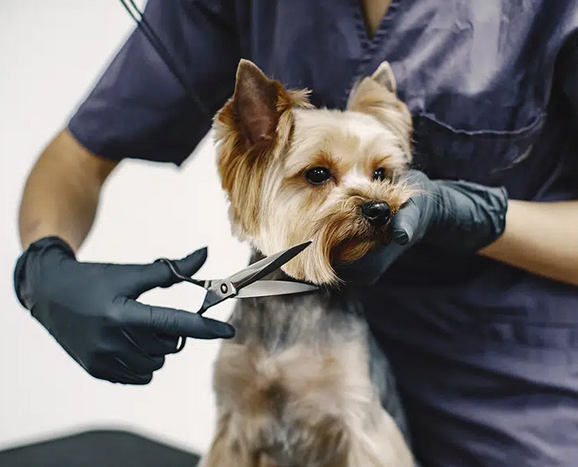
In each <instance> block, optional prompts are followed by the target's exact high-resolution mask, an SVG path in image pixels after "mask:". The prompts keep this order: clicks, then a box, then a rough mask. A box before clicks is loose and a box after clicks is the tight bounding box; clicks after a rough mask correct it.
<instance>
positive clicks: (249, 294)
mask: <svg viewBox="0 0 578 467" xmlns="http://www.w3.org/2000/svg"><path fill="white" fill-rule="evenodd" d="M315 290H319V288H318V287H315V286H314V285H309V284H303V283H301V282H289V281H257V282H253V283H252V284H251V285H248V286H247V287H245V288H243V289H241V290H239V293H238V294H237V298H255V297H269V296H273V295H289V294H298V293H304V292H313V291H315Z"/></svg>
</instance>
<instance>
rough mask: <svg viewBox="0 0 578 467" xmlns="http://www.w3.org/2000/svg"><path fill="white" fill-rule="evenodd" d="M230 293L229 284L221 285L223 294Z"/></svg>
mask: <svg viewBox="0 0 578 467" xmlns="http://www.w3.org/2000/svg"><path fill="white" fill-rule="evenodd" d="M228 291H229V287H227V284H221V293H227V292H228Z"/></svg>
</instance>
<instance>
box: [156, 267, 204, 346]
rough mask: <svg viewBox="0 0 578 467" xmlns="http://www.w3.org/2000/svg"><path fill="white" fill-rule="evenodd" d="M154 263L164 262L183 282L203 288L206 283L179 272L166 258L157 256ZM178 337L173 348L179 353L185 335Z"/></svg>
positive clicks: (184, 342)
mask: <svg viewBox="0 0 578 467" xmlns="http://www.w3.org/2000/svg"><path fill="white" fill-rule="evenodd" d="M155 263H165V264H166V265H167V266H168V267H169V269H170V271H171V274H172V275H173V276H175V277H176V278H177V279H180V280H182V281H185V282H189V283H191V284H194V285H198V286H199V287H203V288H204V287H205V285H206V281H199V280H196V279H193V278H192V277H187V276H185V275H183V274H181V272H180V271H179V268H178V267H177V265H176V264H175V263H174V262H173V261H171V260H170V259H168V258H159V259H157V260H156V261H155ZM179 339H180V341H179V342H178V344H177V350H175V352H174V353H179V352H180V351H181V350H183V349H184V348H185V344H186V343H187V338H186V337H183V336H179Z"/></svg>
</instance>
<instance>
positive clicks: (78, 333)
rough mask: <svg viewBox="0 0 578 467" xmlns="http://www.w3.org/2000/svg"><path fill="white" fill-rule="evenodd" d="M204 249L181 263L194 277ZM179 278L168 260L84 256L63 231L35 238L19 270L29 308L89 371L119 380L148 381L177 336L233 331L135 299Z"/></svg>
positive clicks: (17, 280)
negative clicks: (88, 259) (124, 261)
mask: <svg viewBox="0 0 578 467" xmlns="http://www.w3.org/2000/svg"><path fill="white" fill-rule="evenodd" d="M206 257H207V251H206V249H202V250H198V251H196V252H194V253H192V254H191V255H189V256H187V257H186V258H184V259H181V260H179V261H177V262H176V263H175V264H176V266H177V267H178V268H179V270H180V271H181V272H182V273H183V274H185V275H188V276H191V275H193V274H194V273H195V272H196V271H197V270H198V269H200V267H201V266H202V265H203V263H204V262H205V259H206ZM174 283H175V279H174V278H173V275H172V274H171V273H170V271H169V268H168V267H167V266H166V265H165V264H163V263H153V264H146V265H117V264H98V263H81V262H78V261H77V260H76V259H75V255H74V252H73V251H72V249H71V248H70V247H69V246H68V245H67V244H66V243H65V242H64V241H63V240H61V239H59V238H57V237H47V238H44V239H41V240H38V241H37V242H35V243H33V244H32V245H30V247H29V248H28V249H27V250H26V251H25V252H24V253H23V254H22V256H21V257H20V259H19V260H18V263H17V265H16V269H15V271H14V287H15V290H16V294H17V296H18V298H19V300H20V302H21V303H22V305H23V306H24V307H26V308H27V309H29V310H30V311H31V313H32V316H34V317H35V318H36V319H37V320H38V321H39V322H40V323H41V324H42V325H43V326H44V327H45V328H46V329H47V330H48V331H49V332H50V334H52V336H53V337H54V338H55V339H56V340H57V341H58V343H59V344H60V345H61V346H62V347H63V348H64V349H65V350H66V351H67V352H68V353H69V354H70V356H71V357H72V358H73V359H74V360H76V361H77V362H78V363H79V364H80V365H81V366H82V367H83V368H84V369H85V370H86V371H87V372H88V373H90V374H91V375H92V376H94V377H96V378H100V379H105V380H108V381H111V382H116V383H130V384H147V383H149V382H150V381H151V379H152V374H153V372H154V371H156V370H158V369H159V368H161V367H162V366H163V364H164V360H165V355H166V354H170V353H174V352H175V351H176V348H177V341H178V338H179V336H183V337H194V338H199V339H214V338H219V337H221V338H230V337H233V335H234V329H233V327H232V326H230V325H229V324H226V323H222V322H219V321H215V320H212V319H209V318H203V317H202V316H200V315H198V314H196V313H189V312H186V311H183V310H175V309H171V308H162V307H156V306H150V305H144V304H141V303H139V302H137V301H136V299H137V298H138V297H139V295H141V294H142V293H144V292H146V291H147V290H150V289H153V288H155V287H169V286H171V285H173V284H174Z"/></svg>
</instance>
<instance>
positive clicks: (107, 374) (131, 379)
mask: <svg viewBox="0 0 578 467" xmlns="http://www.w3.org/2000/svg"><path fill="white" fill-rule="evenodd" d="M88 373H89V374H90V375H91V376H93V377H95V378H98V379H102V380H106V381H110V382H111V383H121V384H138V385H142V384H148V383H150V382H151V380H152V372H151V373H149V374H138V373H135V372H133V371H132V370H130V368H128V367H127V365H126V364H125V363H123V362H122V360H120V359H118V358H117V357H116V358H115V357H109V358H108V359H106V360H102V361H101V362H100V363H99V365H98V366H97V367H96V368H93V369H91V370H90V371H88Z"/></svg>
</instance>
